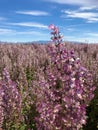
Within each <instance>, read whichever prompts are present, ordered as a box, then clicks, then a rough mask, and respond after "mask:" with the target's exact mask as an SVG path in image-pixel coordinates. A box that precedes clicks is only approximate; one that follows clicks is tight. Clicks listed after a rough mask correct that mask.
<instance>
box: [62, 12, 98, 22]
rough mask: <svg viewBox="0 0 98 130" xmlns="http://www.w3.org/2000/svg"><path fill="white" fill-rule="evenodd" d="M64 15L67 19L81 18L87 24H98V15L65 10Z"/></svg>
mask: <svg viewBox="0 0 98 130" xmlns="http://www.w3.org/2000/svg"><path fill="white" fill-rule="evenodd" d="M63 12H64V13H65V14H66V17H69V18H81V19H85V20H87V22H89V23H91V22H98V13H96V12H86V11H83V12H82V11H79V10H75V11H71V10H65V11H63Z"/></svg>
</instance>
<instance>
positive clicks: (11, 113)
mask: <svg viewBox="0 0 98 130" xmlns="http://www.w3.org/2000/svg"><path fill="white" fill-rule="evenodd" d="M3 76H4V79H3V80H1V81H0V127H2V126H4V127H7V126H6V125H7V124H8V123H9V124H10V123H12V122H13V121H14V120H15V118H16V120H18V119H19V115H20V110H21V96H20V93H19V92H18V89H17V87H16V85H15V84H14V83H13V82H12V80H11V79H10V75H9V72H8V71H7V69H6V68H4V71H3Z"/></svg>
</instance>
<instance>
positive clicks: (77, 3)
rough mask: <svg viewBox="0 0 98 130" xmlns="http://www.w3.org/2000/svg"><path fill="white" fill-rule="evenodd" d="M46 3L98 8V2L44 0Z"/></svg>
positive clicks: (90, 0)
mask: <svg viewBox="0 0 98 130" xmlns="http://www.w3.org/2000/svg"><path fill="white" fill-rule="evenodd" d="M44 1H48V2H55V3H58V4H70V5H79V6H92V5H94V6H96V5H98V0H44ZM97 7H98V6H97Z"/></svg>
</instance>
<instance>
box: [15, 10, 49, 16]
mask: <svg viewBox="0 0 98 130" xmlns="http://www.w3.org/2000/svg"><path fill="white" fill-rule="evenodd" d="M16 13H18V14H25V15H33V16H47V15H49V13H48V12H45V11H38V10H36V11H16Z"/></svg>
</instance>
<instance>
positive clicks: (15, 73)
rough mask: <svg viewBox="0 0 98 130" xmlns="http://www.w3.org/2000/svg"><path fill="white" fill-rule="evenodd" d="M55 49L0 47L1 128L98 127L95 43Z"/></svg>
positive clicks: (51, 46) (85, 129)
mask: <svg viewBox="0 0 98 130" xmlns="http://www.w3.org/2000/svg"><path fill="white" fill-rule="evenodd" d="M59 45H60V44H58V46H57V44H56V45H55V44H54V43H47V44H34V43H32V44H0V127H1V128H2V129H3V130H97V129H98V45H97V44H74V43H67V42H64V43H63V44H62V45H60V46H59ZM85 68H86V69H85ZM80 90H81V91H80ZM93 93H94V95H95V96H94V95H93ZM93 97H94V98H93ZM82 126H83V127H82Z"/></svg>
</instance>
